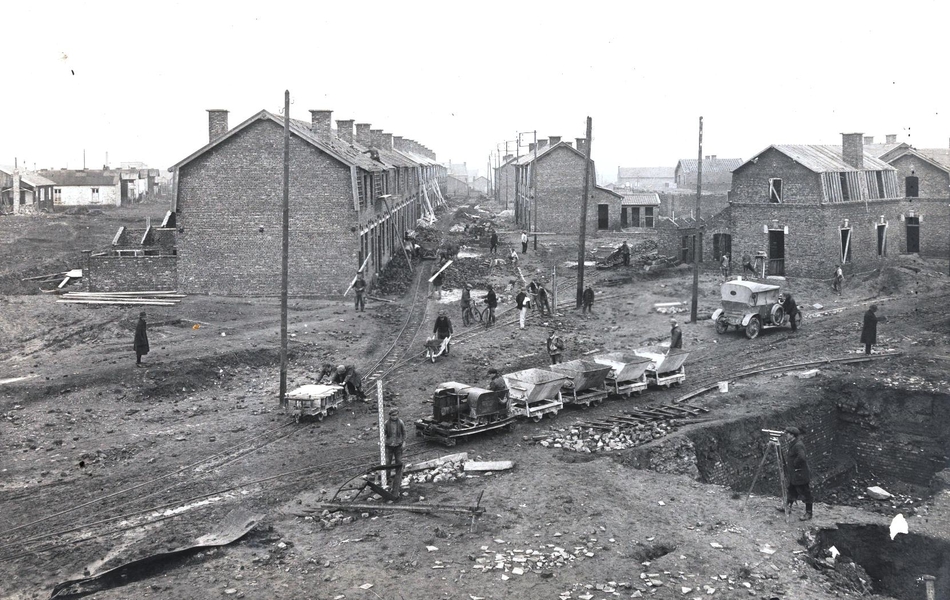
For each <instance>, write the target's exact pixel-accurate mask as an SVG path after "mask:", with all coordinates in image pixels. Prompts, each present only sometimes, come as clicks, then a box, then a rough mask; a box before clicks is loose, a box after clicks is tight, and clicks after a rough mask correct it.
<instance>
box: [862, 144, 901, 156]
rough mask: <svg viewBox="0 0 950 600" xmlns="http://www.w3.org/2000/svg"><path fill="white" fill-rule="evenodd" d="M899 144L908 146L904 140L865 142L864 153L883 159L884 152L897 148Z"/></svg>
mask: <svg viewBox="0 0 950 600" xmlns="http://www.w3.org/2000/svg"><path fill="white" fill-rule="evenodd" d="M901 146H903V147H906V148H909V147H910V146H908V145H907V144H905V143H904V142H901V143H899V144H898V143H896V142H895V143H893V144H865V145H864V153H865V154H870V155H871V156H873V157H874V158H880V159H883V158H884V155H885V154H888V153H889V152H892V151H893V150H896V149H897V148H900V147H901Z"/></svg>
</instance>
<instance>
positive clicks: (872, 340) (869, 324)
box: [861, 304, 878, 354]
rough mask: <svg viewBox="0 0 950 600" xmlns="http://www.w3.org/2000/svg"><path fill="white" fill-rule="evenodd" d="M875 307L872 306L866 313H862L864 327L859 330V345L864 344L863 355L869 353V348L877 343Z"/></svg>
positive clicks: (874, 305)
mask: <svg viewBox="0 0 950 600" xmlns="http://www.w3.org/2000/svg"><path fill="white" fill-rule="evenodd" d="M876 312H877V305H876V304H872V305H871V308H869V309H868V312H866V313H864V327H862V328H861V343H862V344H864V353H865V354H870V353H871V346H872V345H874V344H876V343H877V322H878V318H877V315H876V314H875V313H876Z"/></svg>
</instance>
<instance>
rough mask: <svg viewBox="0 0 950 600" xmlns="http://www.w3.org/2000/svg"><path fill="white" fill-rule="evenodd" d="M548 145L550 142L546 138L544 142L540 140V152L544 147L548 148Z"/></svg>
mask: <svg viewBox="0 0 950 600" xmlns="http://www.w3.org/2000/svg"><path fill="white" fill-rule="evenodd" d="M547 145H548V140H547V138H545V139H543V140H538V150H540V149H541V148H544V147H545V146H547Z"/></svg>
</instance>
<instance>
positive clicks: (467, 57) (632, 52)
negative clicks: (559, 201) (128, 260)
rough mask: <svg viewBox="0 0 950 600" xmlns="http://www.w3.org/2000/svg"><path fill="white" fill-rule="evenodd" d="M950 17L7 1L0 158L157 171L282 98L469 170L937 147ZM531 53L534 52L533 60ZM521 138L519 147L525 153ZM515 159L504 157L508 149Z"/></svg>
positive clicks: (682, 6)
mask: <svg viewBox="0 0 950 600" xmlns="http://www.w3.org/2000/svg"><path fill="white" fill-rule="evenodd" d="M948 7H950V3H947V2H946V1H945V0H943V1H929V0H911V1H906V0H905V1H902V2H887V3H885V2H878V1H873V0H872V1H861V2H844V1H838V0H830V1H829V0H825V1H822V2H816V1H811V0H808V1H796V2H768V1H761V0H757V1H751V2H729V1H725V0H718V1H710V0H706V1H704V2H689V1H682V0H681V1H661V0H656V1H655V2H649V3H647V2H642V1H639V2H637V1H627V2H616V1H615V2H596V1H594V2H570V3H567V2H552V1H550V0H546V1H543V2H532V3H527V2H496V1H493V0H487V1H481V2H470V3H462V2H458V1H456V2H444V1H442V2H424V3H423V2H415V1H412V0H403V1H400V2H372V1H363V2H345V1H340V2H332V3H329V2H326V1H323V2H319V1H318V2H306V3H305V2H300V3H285V2H283V0H272V1H268V2H253V3H247V2H227V3H211V2H198V1H196V0H193V1H189V2H148V1H141V2H130V1H128V0H124V1H121V2H75V1H66V2H61V3H60V2H44V1H33V2H17V3H15V4H10V5H5V6H4V11H3V12H4V19H3V21H4V28H3V35H2V39H3V42H4V44H3V46H4V49H3V53H4V55H5V57H6V60H5V61H4V62H5V64H6V65H7V69H6V81H7V82H8V83H11V82H16V88H15V89H13V88H10V87H7V88H6V90H5V92H4V94H3V99H2V101H0V105H2V106H3V107H4V109H5V110H4V111H3V114H4V118H3V128H2V131H3V135H2V136H0V164H12V163H13V160H14V158H18V159H19V160H20V161H21V162H20V164H21V165H23V164H25V165H26V166H27V167H28V168H33V165H34V164H35V165H36V167H38V168H50V167H53V168H59V167H67V166H68V167H69V168H80V167H82V161H83V150H85V152H86V165H87V166H88V167H89V168H94V167H99V166H101V164H102V163H103V162H104V161H105V156H106V153H107V152H108V157H109V162H110V163H111V164H112V165H113V166H118V163H119V162H121V161H143V162H146V163H147V164H148V165H149V166H151V167H157V168H163V169H164V168H167V167H169V166H170V165H172V164H174V163H175V162H177V161H178V160H180V159H182V158H184V157H185V156H187V155H188V154H190V153H191V152H193V151H194V150H196V149H197V148H199V147H201V146H202V145H203V144H204V143H206V142H207V135H208V121H207V113H206V112H205V109H208V108H224V109H228V110H230V111H231V113H230V124H231V126H234V125H236V124H238V123H240V122H241V121H243V120H245V119H246V118H248V117H249V116H251V115H252V114H253V113H254V112H256V111H258V110H260V109H262V108H266V109H269V110H272V111H275V112H277V111H279V110H280V109H281V108H282V106H283V93H284V90H285V89H289V90H290V92H291V98H292V100H293V105H292V107H291V114H292V116H294V117H296V118H299V119H307V120H309V118H310V114H309V113H308V112H307V111H308V109H332V110H333V111H334V114H333V118H334V120H335V119H355V120H356V121H357V122H368V123H371V124H372V126H373V128H374V129H384V130H385V131H387V132H390V133H394V134H395V135H402V136H404V137H408V138H412V139H415V140H417V141H419V142H421V143H423V144H425V145H427V146H428V147H429V148H431V149H432V150H434V151H435V152H436V153H437V155H438V158H439V160H440V161H443V162H448V161H449V160H450V159H451V160H452V161H453V162H467V163H468V166H469V168H470V169H473V168H477V169H479V170H480V171H481V173H482V174H484V173H485V171H486V169H487V162H488V155H489V153H491V152H493V151H495V149H496V144H497V143H499V142H503V141H504V140H513V139H514V138H515V132H516V131H530V130H534V129H537V130H538V134H539V137H541V138H546V137H548V136H549V135H560V136H562V137H563V138H565V139H573V138H575V137H582V136H583V135H584V126H585V119H586V117H587V116H591V117H592V118H593V127H594V136H593V138H594V139H593V146H592V148H593V157H594V159H595V160H596V161H597V166H598V179H599V180H601V181H611V180H613V179H614V178H615V177H616V170H617V166H618V165H621V166H670V167H672V166H674V165H675V164H676V161H677V160H678V159H679V158H695V157H696V155H697V147H696V143H697V125H698V118H699V116H700V115H702V116H703V117H704V151H703V154H705V155H710V154H715V155H718V156H719V157H723V158H725V157H736V158H743V159H747V158H750V157H751V156H752V155H754V154H755V153H757V152H759V151H760V150H762V149H763V148H765V147H767V146H768V145H769V144H773V143H827V144H836V143H840V141H841V137H840V134H841V133H842V132H852V131H857V132H863V133H865V134H866V135H874V136H875V141H876V142H883V141H884V136H885V134H889V133H894V134H898V140H900V141H907V142H909V143H911V144H913V145H914V146H916V147H919V148H932V147H941V148H943V147H947V145H948V139H950V107H948V108H947V109H946V110H941V109H943V107H944V106H946V105H947V104H948V100H950V85H948V83H947V78H948V74H947V69H946V66H945V65H946V64H947V63H948V57H950V38H948V36H947V28H946V21H947V17H948V15H950V8H948ZM532 47H533V48H535V49H534V50H531V49H530V48H532ZM526 141H527V140H526ZM511 149H512V150H513V145H512V146H511Z"/></svg>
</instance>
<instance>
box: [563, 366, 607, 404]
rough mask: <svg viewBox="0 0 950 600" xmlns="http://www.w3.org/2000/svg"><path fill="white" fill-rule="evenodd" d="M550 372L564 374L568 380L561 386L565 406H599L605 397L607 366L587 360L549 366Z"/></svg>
mask: <svg viewBox="0 0 950 600" xmlns="http://www.w3.org/2000/svg"><path fill="white" fill-rule="evenodd" d="M550 368H551V370H552V371H554V372H556V373H564V374H565V375H567V376H568V380H567V381H565V382H564V385H562V386H561V397H562V398H563V399H564V402H565V404H583V405H585V406H590V404H591V403H594V404H599V403H601V402H603V401H604V398H606V397H607V386H606V383H605V380H606V378H607V375H608V374H609V373H610V367H609V366H608V365H602V364H600V363H597V362H593V361H589V360H571V361H568V362H565V363H558V364H556V365H551V367H550Z"/></svg>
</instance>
